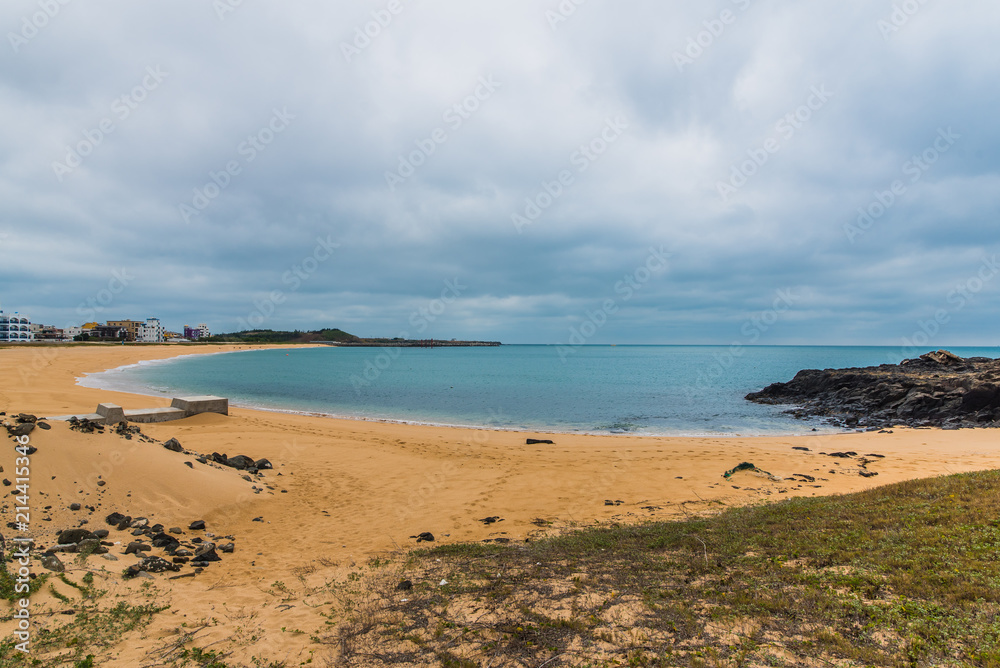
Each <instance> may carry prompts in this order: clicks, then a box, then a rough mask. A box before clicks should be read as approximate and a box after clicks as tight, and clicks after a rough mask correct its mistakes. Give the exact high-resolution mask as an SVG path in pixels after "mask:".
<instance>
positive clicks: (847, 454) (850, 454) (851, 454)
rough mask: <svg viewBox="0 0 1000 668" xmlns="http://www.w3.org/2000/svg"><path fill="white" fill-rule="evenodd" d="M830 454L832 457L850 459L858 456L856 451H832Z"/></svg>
mask: <svg viewBox="0 0 1000 668" xmlns="http://www.w3.org/2000/svg"><path fill="white" fill-rule="evenodd" d="M830 456H831V457H839V458H840V459H850V458H851V457H857V456H858V453H856V452H831V453H830Z"/></svg>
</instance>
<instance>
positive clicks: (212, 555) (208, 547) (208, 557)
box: [191, 543, 222, 563]
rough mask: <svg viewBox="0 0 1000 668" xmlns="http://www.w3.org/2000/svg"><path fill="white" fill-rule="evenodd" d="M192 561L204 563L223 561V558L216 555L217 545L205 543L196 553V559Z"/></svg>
mask: <svg viewBox="0 0 1000 668" xmlns="http://www.w3.org/2000/svg"><path fill="white" fill-rule="evenodd" d="M191 561H199V562H202V563H205V562H209V561H222V557H220V556H219V555H218V554H216V552H215V543H205V544H204V545H202V546H201V547H199V548H198V549H197V550H195V551H194V558H193V559H192V560H191Z"/></svg>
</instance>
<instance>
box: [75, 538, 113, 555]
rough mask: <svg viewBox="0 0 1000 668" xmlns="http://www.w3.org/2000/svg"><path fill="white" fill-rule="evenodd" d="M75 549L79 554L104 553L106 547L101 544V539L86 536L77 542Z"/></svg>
mask: <svg viewBox="0 0 1000 668" xmlns="http://www.w3.org/2000/svg"><path fill="white" fill-rule="evenodd" d="M76 551H77V552H79V553H81V554H104V553H105V552H107V551H108V548H106V547H104V546H103V545H101V541H100V540H99V539H97V538H87V539H85V540H81V541H80V542H79V543H78V544H77V546H76Z"/></svg>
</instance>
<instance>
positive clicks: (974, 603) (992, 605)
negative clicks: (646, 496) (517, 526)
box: [317, 471, 1000, 667]
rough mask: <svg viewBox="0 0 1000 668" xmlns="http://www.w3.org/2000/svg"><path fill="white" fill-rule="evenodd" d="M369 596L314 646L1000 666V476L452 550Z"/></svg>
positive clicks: (710, 661)
mask: <svg viewBox="0 0 1000 668" xmlns="http://www.w3.org/2000/svg"><path fill="white" fill-rule="evenodd" d="M404 578H405V579H406V580H407V581H408V583H409V584H410V585H411V586H407V585H406V584H403V585H402V586H400V580H401V579H404ZM355 584H356V585H357V587H358V588H357V589H355V590H354V591H355V592H361V591H362V590H363V592H364V596H363V597H355V598H353V599H352V598H351V597H350V596H347V595H345V597H344V600H345V601H347V600H350V601H352V602H351V603H350V604H348V605H344V606H340V607H339V610H337V611H335V613H334V614H333V615H332V616H331V621H330V624H331V626H332V628H331V632H330V634H329V635H328V636H325V637H323V638H317V640H319V641H321V642H323V643H327V644H334V645H336V647H337V650H338V654H339V662H340V663H341V664H343V665H366V666H367V665H400V664H402V665H445V666H480V665H482V666H485V665H492V666H501V665H502V666H535V667H537V666H543V665H547V666H554V665H576V666H610V665H628V666H716V665H717V666H728V665H734V666H742V665H768V666H800V665H804V666H813V665H814V666H827V665H837V666H900V667H902V666H939V665H953V666H1000V472H997V471H990V472H981V473H969V474H962V475H955V476H948V477H942V478H935V479H929V480H919V481H911V482H905V483H900V484H896V485H890V486H887V487H881V488H877V489H873V490H870V491H866V492H862V493H858V494H852V495H849V496H840V497H827V498H795V499H789V500H786V501H783V502H780V503H774V504H769V505H764V506H756V507H747V508H735V509H730V510H727V511H725V512H723V513H721V514H719V515H716V516H714V517H706V518H696V519H690V520H687V521H683V522H667V523H649V524H643V525H631V526H608V527H604V528H598V529H587V530H581V531H576V532H573V533H569V534H566V535H562V536H557V537H553V538H548V539H545V540H540V541H536V542H532V543H527V544H518V545H511V546H502V545H496V544H488V545H483V544H463V545H449V546H444V547H440V548H437V549H432V550H428V551H423V552H418V553H414V554H412V555H410V557H409V560H408V562H407V563H406V564H405V565H404V566H403V567H402V568H401V569H386V570H385V572H384V573H382V575H378V574H374V575H369V576H368V577H365V578H362V579H361V580H359V581H358V582H357V583H355Z"/></svg>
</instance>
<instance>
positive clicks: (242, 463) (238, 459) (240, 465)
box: [222, 455, 254, 471]
mask: <svg viewBox="0 0 1000 668" xmlns="http://www.w3.org/2000/svg"><path fill="white" fill-rule="evenodd" d="M222 463H223V464H225V465H226V466H230V467H232V468H234V469H236V470H237V471H245V470H246V469H248V468H250V467H252V466H253V464H254V461H253V458H251V457H247V456H246V455H236V456H235V457H229V458H227V459H226V461H224V462H222Z"/></svg>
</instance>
